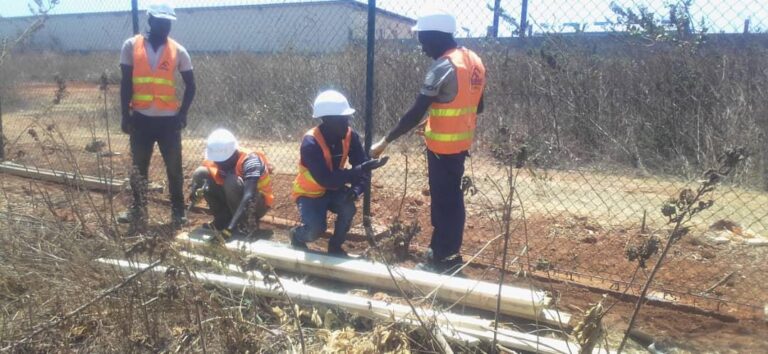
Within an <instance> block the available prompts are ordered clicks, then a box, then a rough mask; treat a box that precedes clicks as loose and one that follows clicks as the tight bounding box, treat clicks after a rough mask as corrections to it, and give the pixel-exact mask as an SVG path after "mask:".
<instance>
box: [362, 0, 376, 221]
mask: <svg viewBox="0 0 768 354" xmlns="http://www.w3.org/2000/svg"><path fill="white" fill-rule="evenodd" d="M366 40H367V43H366V53H367V57H366V68H365V151H370V150H371V144H372V143H373V93H374V92H373V88H374V87H373V85H374V81H373V79H374V75H373V68H374V65H373V60H374V54H375V46H376V0H368V35H367V39H366ZM370 216H371V184H370V183H368V186H367V187H366V190H365V196H363V225H364V226H365V227H370V226H371V218H370Z"/></svg>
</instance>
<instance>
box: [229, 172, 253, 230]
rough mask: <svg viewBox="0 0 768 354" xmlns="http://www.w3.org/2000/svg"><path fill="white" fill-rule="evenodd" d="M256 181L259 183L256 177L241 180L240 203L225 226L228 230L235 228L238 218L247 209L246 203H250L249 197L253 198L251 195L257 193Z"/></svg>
mask: <svg viewBox="0 0 768 354" xmlns="http://www.w3.org/2000/svg"><path fill="white" fill-rule="evenodd" d="M258 183H259V180H258V179H247V180H245V181H243V184H244V186H243V199H241V200H240V205H239V206H238V207H237V210H235V213H234V214H233V215H232V220H230V222H229V225H228V226H227V229H229V230H234V229H235V227H236V226H237V223H238V221H240V218H241V217H242V216H243V214H244V213H245V211H246V210H247V209H248V205H249V204H250V203H251V199H253V197H254V196H256V195H257V194H258V193H259V190H258V187H257V185H258Z"/></svg>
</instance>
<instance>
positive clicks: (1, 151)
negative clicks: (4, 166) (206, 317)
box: [0, 97, 5, 161]
mask: <svg viewBox="0 0 768 354" xmlns="http://www.w3.org/2000/svg"><path fill="white" fill-rule="evenodd" d="M3 160H5V139H4V138H3V98H2V97H0V161H3Z"/></svg>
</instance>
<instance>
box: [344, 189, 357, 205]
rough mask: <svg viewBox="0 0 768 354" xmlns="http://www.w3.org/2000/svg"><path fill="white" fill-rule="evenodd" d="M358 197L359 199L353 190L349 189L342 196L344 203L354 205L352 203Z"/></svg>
mask: <svg viewBox="0 0 768 354" xmlns="http://www.w3.org/2000/svg"><path fill="white" fill-rule="evenodd" d="M358 197H359V195H358V194H357V192H355V190H354V189H352V188H350V189H347V192H346V195H345V196H344V199H345V200H346V201H348V202H352V203H354V202H356V201H357V198H358Z"/></svg>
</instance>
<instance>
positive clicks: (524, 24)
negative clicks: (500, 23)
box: [520, 0, 528, 37]
mask: <svg viewBox="0 0 768 354" xmlns="http://www.w3.org/2000/svg"><path fill="white" fill-rule="evenodd" d="M522 7H523V8H522V10H521V11H520V37H525V32H526V30H527V29H528V0H523V6H522Z"/></svg>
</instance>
